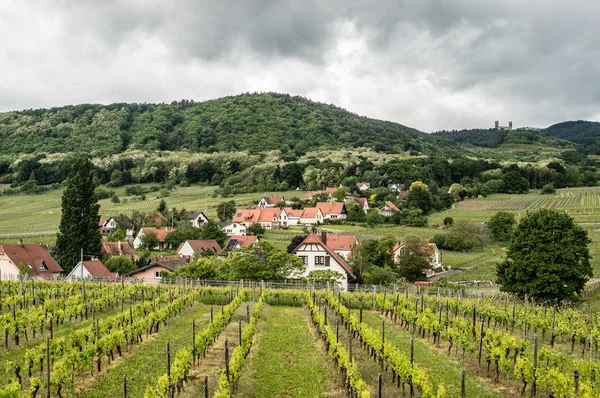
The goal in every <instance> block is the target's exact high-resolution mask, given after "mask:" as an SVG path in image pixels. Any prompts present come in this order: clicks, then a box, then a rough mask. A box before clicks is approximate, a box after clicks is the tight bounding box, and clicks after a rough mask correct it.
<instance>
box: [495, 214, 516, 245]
mask: <svg viewBox="0 0 600 398" xmlns="http://www.w3.org/2000/svg"><path fill="white" fill-rule="evenodd" d="M515 223H516V220H515V215H514V214H513V213H509V212H507V211H499V212H497V213H496V214H494V216H493V217H492V218H491V219H490V221H489V222H488V227H489V228H490V230H491V231H492V235H494V239H496V240H499V241H507V240H509V239H510V234H511V233H512V231H513V228H514V225H515Z"/></svg>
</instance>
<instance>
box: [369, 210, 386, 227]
mask: <svg viewBox="0 0 600 398" xmlns="http://www.w3.org/2000/svg"><path fill="white" fill-rule="evenodd" d="M366 220H367V225H368V226H369V227H374V226H376V225H378V224H383V223H384V222H385V219H384V218H383V216H382V215H381V214H379V212H378V210H377V209H369V211H368V212H367V216H366Z"/></svg>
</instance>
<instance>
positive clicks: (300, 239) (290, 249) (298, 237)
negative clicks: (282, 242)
mask: <svg viewBox="0 0 600 398" xmlns="http://www.w3.org/2000/svg"><path fill="white" fill-rule="evenodd" d="M307 237H308V235H296V236H294V237H293V238H292V240H291V241H290V244H289V245H288V247H287V252H288V253H291V252H293V251H294V250H295V249H296V248H297V247H298V246H299V245H300V243H302V242H304V239H306V238H307Z"/></svg>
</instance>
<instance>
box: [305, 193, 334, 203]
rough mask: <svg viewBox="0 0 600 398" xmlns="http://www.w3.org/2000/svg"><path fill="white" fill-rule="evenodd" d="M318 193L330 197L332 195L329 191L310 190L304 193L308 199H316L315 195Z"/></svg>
mask: <svg viewBox="0 0 600 398" xmlns="http://www.w3.org/2000/svg"><path fill="white" fill-rule="evenodd" d="M317 195H325V196H328V197H330V196H331V194H330V193H327V191H308V192H307V193H306V195H304V200H306V201H311V200H313V199H314V197H315V196H317Z"/></svg>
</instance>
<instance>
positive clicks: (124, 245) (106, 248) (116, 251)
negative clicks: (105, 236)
mask: <svg viewBox="0 0 600 398" xmlns="http://www.w3.org/2000/svg"><path fill="white" fill-rule="evenodd" d="M120 243H121V244H120V245H119V242H102V253H104V254H105V255H106V256H107V257H114V256H127V257H133V256H134V254H133V250H131V246H130V245H129V242H127V241H123V242H120ZM119 246H120V247H119Z"/></svg>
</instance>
